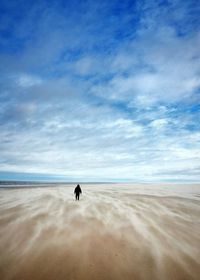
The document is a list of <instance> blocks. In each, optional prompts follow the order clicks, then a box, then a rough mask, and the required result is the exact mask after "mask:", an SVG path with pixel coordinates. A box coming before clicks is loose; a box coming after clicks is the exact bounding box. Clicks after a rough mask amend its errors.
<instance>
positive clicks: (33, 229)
mask: <svg viewBox="0 0 200 280" xmlns="http://www.w3.org/2000/svg"><path fill="white" fill-rule="evenodd" d="M161 189H162V188H161ZM83 191H84V193H83V197H82V198H81V200H80V201H79V202H76V201H74V198H73V186H68V187H55V188H53V187H50V188H36V189H34V188H31V189H28V188H25V189H13V190H5V189H4V190H0V252H1V254H0V279H2V280H10V279H16V280H19V279H23V280H30V279H34V280H35V279H37V280H38V279H42V280H45V279H48V280H51V279H52V280H55V279H60V280H62V279H65V280H66V279H69V280H71V279H74V280H76V279H81V280H84V279H87V280H90V279H91V280H95V279H97V280H98V279H99V280H100V279H101V280H102V279H111V280H112V279H113V280H114V279H115V280H118V279H120V280H122V279H123V280H126V279H127V280H128V279H131V280H132V279H137V280H138V279H159V280H162V279H163V280H165V279H166V280H168V279H180V280H184V279H188V280H189V279H199V275H200V235H199V232H200V220H199V214H200V197H199V195H198V193H195V194H194V193H193V195H192V196H188V197H189V198H187V196H186V195H185V196H184V195H177V193H176V195H174V196H173V195H172V194H173V190H171V192H170V195H169V196H168V195H166V194H165V195H159V194H161V193H159V191H158V192H157V195H156V194H155V193H153V192H152V193H148V192H145V191H144V192H140V193H138V192H134V191H132V189H131V187H130V186H129V187H128V186H127V187H126V188H123V187H121V188H120V187H119V186H118V185H116V186H112V185H109V186H103V187H102V186H101V187H100V186H95V187H94V186H89V185H88V186H85V187H83ZM154 191H155V190H154Z"/></svg>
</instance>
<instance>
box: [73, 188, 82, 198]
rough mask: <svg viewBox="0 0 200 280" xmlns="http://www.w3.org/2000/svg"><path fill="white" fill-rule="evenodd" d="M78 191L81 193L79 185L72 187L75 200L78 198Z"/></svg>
mask: <svg viewBox="0 0 200 280" xmlns="http://www.w3.org/2000/svg"><path fill="white" fill-rule="evenodd" d="M80 193H82V190H81V187H80V185H77V186H76V188H75V189H74V194H75V197H76V200H79V196H80Z"/></svg>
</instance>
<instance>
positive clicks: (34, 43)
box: [0, 1, 200, 181]
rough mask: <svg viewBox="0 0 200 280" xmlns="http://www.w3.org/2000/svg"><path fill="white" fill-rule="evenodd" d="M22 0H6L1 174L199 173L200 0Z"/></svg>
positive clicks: (145, 177) (124, 176)
mask: <svg viewBox="0 0 200 280" xmlns="http://www.w3.org/2000/svg"><path fill="white" fill-rule="evenodd" d="M16 4H17V3H16V2H15V1H12V2H10V3H7V2H4V1H2V4H1V5H2V15H3V16H2V18H1V21H2V24H1V31H0V33H1V37H0V46H1V47H0V60H1V66H0V72H1V80H0V90H1V94H0V104H1V107H0V125H1V130H0V134H1V143H0V151H1V161H0V171H1V174H2V176H3V174H4V173H5V172H19V173H20V172H28V173H31V172H33V173H38V174H39V173H44V174H49V175H50V174H57V175H59V176H66V178H68V177H70V178H81V179H82V180H85V181H87V180H90V178H92V180H93V181H94V180H97V181H101V180H103V181H105V180H111V181H112V180H134V181H137V180H138V181H158V180H160V181H163V180H180V181H184V180H191V181H199V180H200V176H199V175H198V172H195V170H198V168H199V165H200V155H199V152H198V151H199V148H200V142H199V141H200V138H199V133H200V127H199V122H198V119H199V117H200V113H199V111H200V110H199V86H200V76H199V73H200V63H199V62H200V61H199V59H200V53H199V48H198V45H199V38H200V36H199V32H198V26H199V25H198V24H199V22H198V21H199V19H198V13H197V5H196V4H195V1H188V2H187V3H184V4H183V3H181V2H179V1H173V2H170V1H169V3H168V4H161V3H159V1H148V2H145V1H143V2H141V1H138V2H137V1H136V3H135V4H133V3H132V2H131V3H130V2H129V1H123V3H120V2H119V1H111V2H109V3H108V2H107V1H95V3H94V2H93V1H85V2H84V3H83V2H82V1H75V2H74V1H73V3H72V2H71V1H69V2H68V1H67V2H66V3H65V4H63V3H62V2H61V1H57V2H55V1H50V4H47V2H46V1H41V2H40V3H37V2H35V3H34V4H33V5H32V4H29V3H26V2H24V1H22V3H21V4H22V11H21V13H20V15H19V11H18V9H17V6H16ZM3 11H4V12H3ZM186 170H187V172H186Z"/></svg>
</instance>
